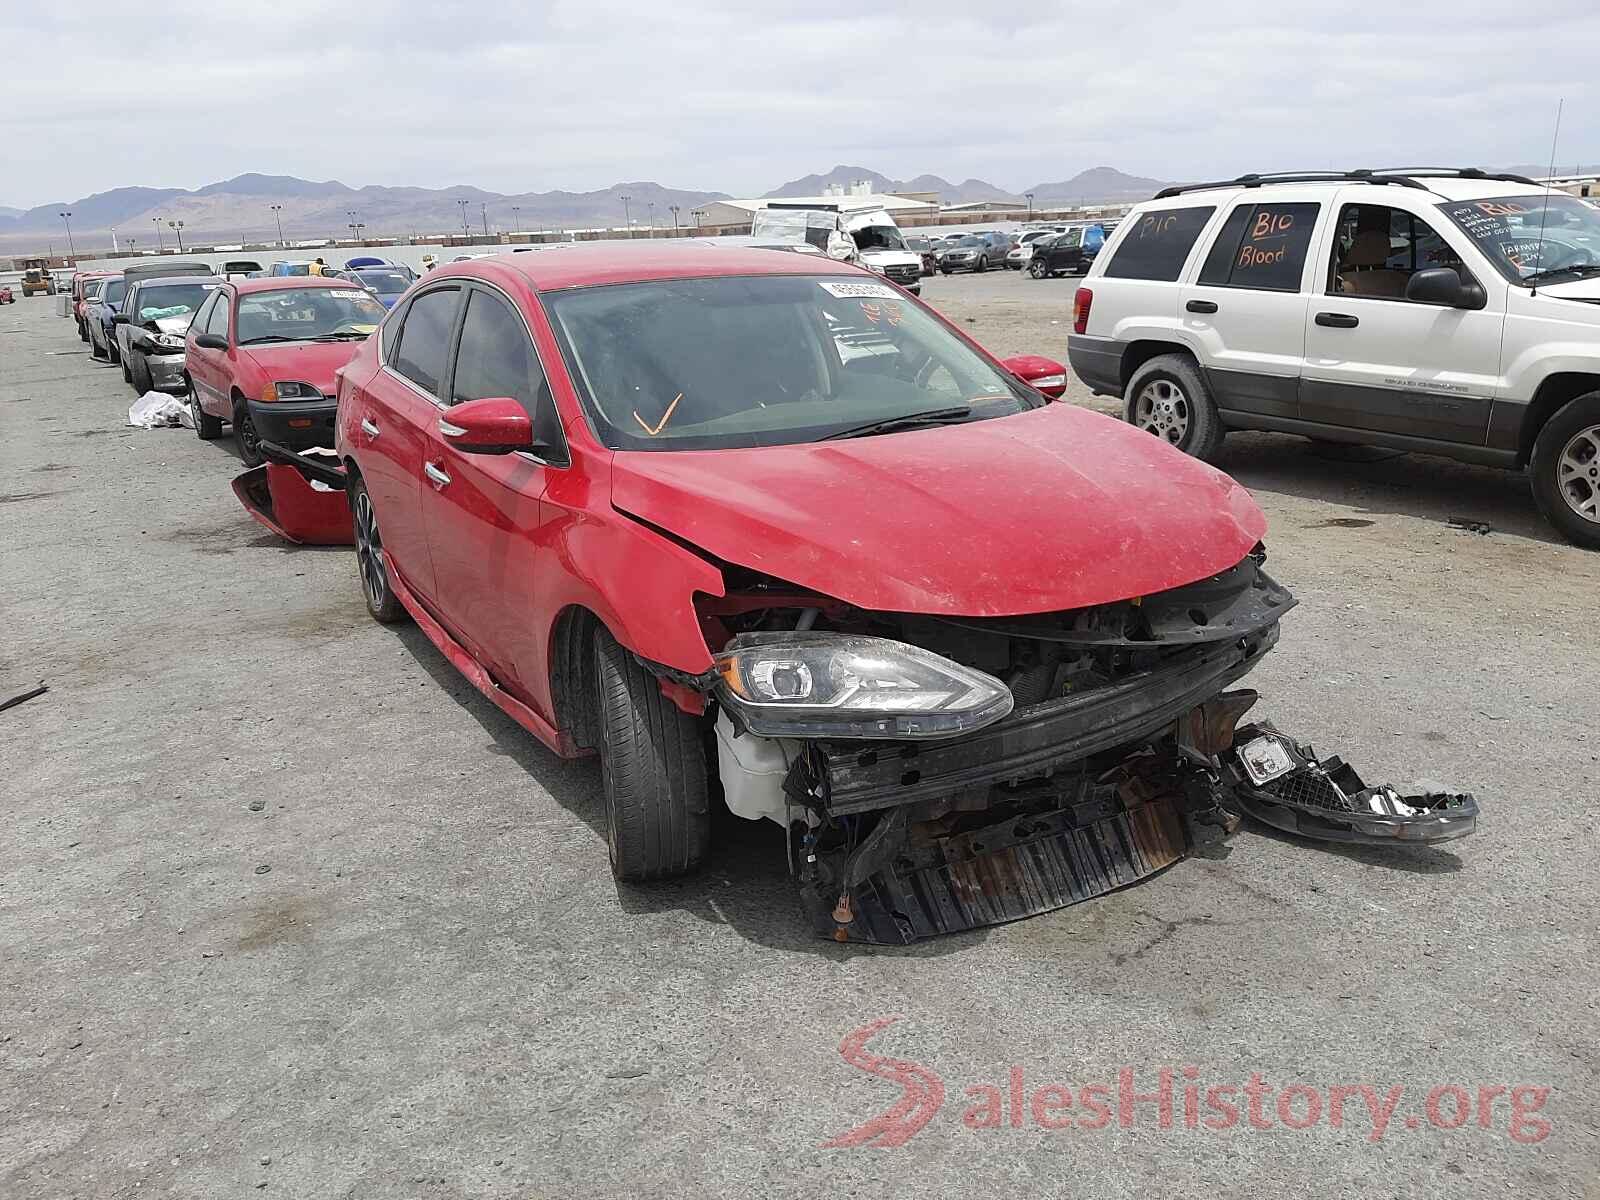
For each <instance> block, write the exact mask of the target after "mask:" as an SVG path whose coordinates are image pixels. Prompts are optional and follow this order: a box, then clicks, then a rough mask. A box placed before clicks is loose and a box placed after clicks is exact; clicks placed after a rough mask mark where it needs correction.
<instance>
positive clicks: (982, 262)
mask: <svg viewBox="0 0 1600 1200" xmlns="http://www.w3.org/2000/svg"><path fill="white" fill-rule="evenodd" d="M972 269H973V270H974V271H978V272H983V271H987V270H988V269H989V260H988V259H987V258H980V259H978V265H977V266H975V267H973V268H972Z"/></svg>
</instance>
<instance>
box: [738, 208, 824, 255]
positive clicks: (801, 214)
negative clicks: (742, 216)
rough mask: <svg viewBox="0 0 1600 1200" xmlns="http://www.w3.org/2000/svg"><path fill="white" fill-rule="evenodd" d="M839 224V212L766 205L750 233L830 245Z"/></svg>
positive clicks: (752, 221)
mask: <svg viewBox="0 0 1600 1200" xmlns="http://www.w3.org/2000/svg"><path fill="white" fill-rule="evenodd" d="M838 227H839V218H838V216H837V214H835V213H831V212H822V211H820V210H818V209H807V208H798V209H796V208H763V209H758V210H756V213H755V216H754V217H753V218H752V220H751V222H750V235H751V236H752V237H758V238H765V239H769V240H771V241H774V242H808V243H810V244H811V245H813V246H815V247H816V248H817V249H818V250H826V249H827V248H828V235H829V234H830V233H832V232H833V231H834V230H836V229H837V228H838Z"/></svg>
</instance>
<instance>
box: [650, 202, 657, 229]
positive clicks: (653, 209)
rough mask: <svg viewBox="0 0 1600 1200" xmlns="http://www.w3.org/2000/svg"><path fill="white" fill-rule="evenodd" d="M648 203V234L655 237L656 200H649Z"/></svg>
mask: <svg viewBox="0 0 1600 1200" xmlns="http://www.w3.org/2000/svg"><path fill="white" fill-rule="evenodd" d="M649 204H650V236H651V237H655V235H656V202H655V201H654V200H651V201H650V202H649Z"/></svg>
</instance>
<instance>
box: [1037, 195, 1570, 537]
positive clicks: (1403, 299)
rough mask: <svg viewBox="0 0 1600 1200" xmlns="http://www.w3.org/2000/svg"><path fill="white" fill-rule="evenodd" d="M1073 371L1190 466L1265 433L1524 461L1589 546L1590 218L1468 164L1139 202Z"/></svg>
mask: <svg viewBox="0 0 1600 1200" xmlns="http://www.w3.org/2000/svg"><path fill="white" fill-rule="evenodd" d="M1073 318H1074V320H1073V333H1072V336H1071V338H1070V340H1069V342H1068V356H1069V358H1070V359H1071V363H1072V369H1073V370H1074V371H1075V372H1076V373H1077V375H1078V376H1079V377H1080V378H1081V379H1082V380H1083V381H1084V382H1085V383H1086V384H1088V386H1089V387H1090V388H1092V389H1093V390H1094V391H1096V392H1099V393H1102V394H1106V395H1115V396H1119V397H1121V398H1122V400H1123V402H1124V415H1125V417H1126V419H1127V420H1128V421H1130V422H1132V423H1133V424H1136V425H1138V426H1139V427H1140V428H1142V429H1146V430H1148V431H1149V432H1151V433H1153V434H1156V435H1157V436H1159V437H1163V438H1165V439H1166V440H1167V441H1169V442H1171V443H1172V444H1174V445H1176V446H1178V447H1179V448H1180V449H1182V450H1185V451H1187V452H1188V453H1190V454H1193V455H1196V456H1197V457H1200V458H1207V457H1210V456H1211V455H1213V454H1214V453H1215V452H1216V450H1217V448H1218V446H1219V445H1220V444H1221V442H1222V438H1223V435H1224V434H1225V433H1226V432H1227V431H1228V430H1230V429H1269V430H1280V431H1283V432H1288V433H1298V434H1303V435H1305V436H1307V437H1311V438H1317V439H1324V440H1328V441H1337V442H1360V443H1367V444H1371V445H1380V446H1392V447H1396V448H1398V449H1401V450H1410V451H1418V452H1423V453H1429V454H1441V455H1446V456H1448V457H1451V458H1457V459H1462V460H1465V461H1467V462H1476V463H1486V464H1491V465H1495V466H1503V467H1510V468H1517V469H1520V468H1527V469H1528V472H1529V475H1530V478H1531V481H1532V485H1533V493H1534V496H1535V498H1536V499H1537V501H1538V504H1539V507H1540V509H1541V511H1543V513H1544V515H1545V516H1546V517H1547V518H1548V519H1549V520H1550V522H1551V523H1552V524H1553V525H1555V526H1556V527H1557V528H1558V529H1559V530H1560V531H1561V532H1562V533H1563V534H1564V535H1565V536H1566V537H1567V538H1568V539H1569V540H1571V541H1573V542H1575V543H1577V544H1579V545H1582V546H1588V547H1591V548H1597V549H1600V211H1596V210H1595V209H1593V208H1591V207H1590V206H1588V205H1587V204H1585V203H1584V202H1583V201H1582V200H1580V199H1578V198H1576V197H1573V196H1568V195H1565V194H1563V193H1561V192H1550V191H1548V190H1547V189H1545V188H1543V187H1541V185H1540V184H1538V183H1536V182H1534V181H1533V180H1531V179H1525V178H1522V177H1521V176H1516V175H1496V174H1492V173H1489V172H1485V171H1479V170H1473V169H1461V170H1433V169H1429V170H1415V171H1411V170H1395V171H1380V172H1371V171H1353V172H1343V173H1318V174H1296V175H1277V176H1273V175H1247V176H1242V177H1241V178H1239V179H1235V180H1231V181H1229V182H1226V183H1212V184H1196V185H1190V186H1185V187H1175V188H1168V189H1166V190H1165V191H1163V192H1161V193H1160V194H1158V195H1157V196H1156V198H1155V199H1153V200H1151V201H1148V202H1146V203H1144V204H1141V205H1139V206H1138V207H1137V208H1135V209H1134V210H1133V212H1132V213H1130V214H1129V216H1128V217H1127V218H1126V219H1124V220H1123V222H1122V224H1121V226H1120V227H1119V228H1118V229H1117V231H1116V233H1115V234H1114V235H1113V236H1112V238H1111V240H1110V241H1109V242H1108V244H1107V246H1106V248H1105V250H1103V251H1102V252H1101V253H1100V254H1099V255H1098V256H1097V258H1096V259H1095V262H1094V266H1093V267H1092V268H1091V269H1090V271H1089V274H1088V277H1087V278H1086V279H1085V280H1084V285H1083V286H1082V287H1081V288H1079V289H1078V293H1077V296H1076V298H1075V301H1074V311H1073Z"/></svg>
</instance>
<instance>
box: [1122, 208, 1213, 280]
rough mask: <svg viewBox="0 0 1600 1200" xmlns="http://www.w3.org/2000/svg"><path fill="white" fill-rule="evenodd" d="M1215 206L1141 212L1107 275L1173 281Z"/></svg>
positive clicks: (1179, 272)
mask: <svg viewBox="0 0 1600 1200" xmlns="http://www.w3.org/2000/svg"><path fill="white" fill-rule="evenodd" d="M1216 211H1217V210H1216V208H1214V207H1211V206H1202V207H1199V208H1160V209H1152V210H1151V211H1149V212H1146V213H1141V214H1140V215H1139V216H1137V217H1135V218H1134V219H1133V220H1132V221H1131V226H1132V227H1131V228H1130V229H1129V230H1128V232H1127V233H1126V234H1124V235H1123V238H1122V241H1120V242H1119V243H1118V244H1117V252H1116V253H1115V254H1113V255H1112V256H1111V263H1110V265H1109V266H1107V267H1106V275H1107V276H1108V277H1109V278H1112V279H1153V280H1159V281H1161V282H1164V283H1173V282H1175V281H1176V280H1177V278H1178V276H1179V275H1182V274H1183V264H1184V263H1185V262H1187V261H1188V258H1189V251H1190V250H1191V249H1193V248H1194V243H1195V239H1196V238H1198V237H1199V236H1200V231H1201V230H1202V229H1204V228H1205V227H1206V222H1207V221H1209V220H1210V219H1211V215H1212V214H1213V213H1214V212H1216Z"/></svg>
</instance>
